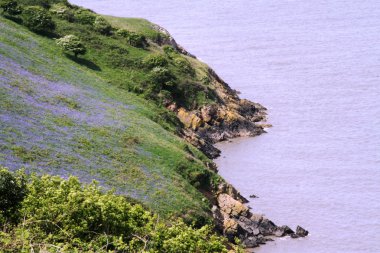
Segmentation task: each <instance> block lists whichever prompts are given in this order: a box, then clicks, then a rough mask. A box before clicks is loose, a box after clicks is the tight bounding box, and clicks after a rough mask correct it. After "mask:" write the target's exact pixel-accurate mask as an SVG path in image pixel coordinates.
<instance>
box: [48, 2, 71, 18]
mask: <svg viewBox="0 0 380 253" xmlns="http://www.w3.org/2000/svg"><path fill="white" fill-rule="evenodd" d="M50 12H51V13H53V14H54V15H55V16H57V17H58V18H60V19H64V20H67V21H69V22H73V21H74V13H73V12H72V10H71V9H70V8H69V7H67V6H66V5H64V4H54V5H53V6H52V7H51V8H50Z"/></svg>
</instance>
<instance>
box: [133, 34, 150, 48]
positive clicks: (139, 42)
mask: <svg viewBox="0 0 380 253" xmlns="http://www.w3.org/2000/svg"><path fill="white" fill-rule="evenodd" d="M128 43H129V45H131V46H133V47H140V48H144V47H146V46H147V45H148V42H147V41H146V38H145V36H143V35H140V34H136V33H132V34H130V35H129V36H128Z"/></svg>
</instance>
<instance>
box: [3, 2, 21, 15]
mask: <svg viewBox="0 0 380 253" xmlns="http://www.w3.org/2000/svg"><path fill="white" fill-rule="evenodd" d="M0 8H2V9H3V11H4V12H5V13H6V14H8V15H11V16H14V15H18V14H21V12H22V9H21V7H20V6H19V5H18V3H17V1H15V0H2V1H0Z"/></svg>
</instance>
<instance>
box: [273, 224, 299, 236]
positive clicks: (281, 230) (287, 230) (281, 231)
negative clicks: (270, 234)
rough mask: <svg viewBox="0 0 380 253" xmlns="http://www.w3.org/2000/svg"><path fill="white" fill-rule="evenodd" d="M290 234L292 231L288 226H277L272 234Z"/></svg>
mask: <svg viewBox="0 0 380 253" xmlns="http://www.w3.org/2000/svg"><path fill="white" fill-rule="evenodd" d="M292 234H294V231H293V230H292V229H290V228H289V227H288V226H282V227H277V228H276V229H275V231H274V235H275V236H277V237H282V236H285V235H292Z"/></svg>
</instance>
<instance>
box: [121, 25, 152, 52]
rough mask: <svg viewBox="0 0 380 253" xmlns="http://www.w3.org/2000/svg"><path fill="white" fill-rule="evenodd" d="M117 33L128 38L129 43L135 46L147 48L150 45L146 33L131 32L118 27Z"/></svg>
mask: <svg viewBox="0 0 380 253" xmlns="http://www.w3.org/2000/svg"><path fill="white" fill-rule="evenodd" d="M116 35H118V36H120V37H124V38H127V40H128V43H129V45H131V46H133V47H139V48H145V47H147V46H148V42H147V40H146V38H145V36H144V35H141V34H137V33H134V32H130V31H128V30H126V29H118V30H117V31H116Z"/></svg>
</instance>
